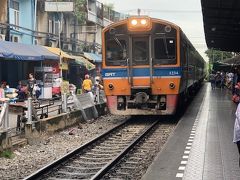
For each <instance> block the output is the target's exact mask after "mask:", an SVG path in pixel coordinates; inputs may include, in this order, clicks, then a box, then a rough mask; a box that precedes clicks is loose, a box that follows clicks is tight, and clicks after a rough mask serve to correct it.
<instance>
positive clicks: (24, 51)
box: [0, 41, 59, 61]
mask: <svg viewBox="0 0 240 180" xmlns="http://www.w3.org/2000/svg"><path fill="white" fill-rule="evenodd" d="M0 58H4V59H14V60H23V61H43V60H47V59H48V60H58V59H59V57H58V56H56V55H55V54H53V53H51V52H49V51H48V50H47V49H46V48H44V47H42V46H38V45H28V44H22V43H15V42H9V41H0Z"/></svg>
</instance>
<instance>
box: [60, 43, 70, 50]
mask: <svg viewBox="0 0 240 180" xmlns="http://www.w3.org/2000/svg"><path fill="white" fill-rule="evenodd" d="M62 49H63V50H64V51H72V44H63V47H62Z"/></svg>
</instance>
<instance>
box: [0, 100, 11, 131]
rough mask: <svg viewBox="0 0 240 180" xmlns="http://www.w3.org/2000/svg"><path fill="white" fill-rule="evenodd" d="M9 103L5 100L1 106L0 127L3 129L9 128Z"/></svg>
mask: <svg viewBox="0 0 240 180" xmlns="http://www.w3.org/2000/svg"><path fill="white" fill-rule="evenodd" d="M8 111H9V103H8V102H7V101H6V102H3V105H2V106H1V113H0V127H1V129H4V130H6V129H8V128H9V112H8Z"/></svg>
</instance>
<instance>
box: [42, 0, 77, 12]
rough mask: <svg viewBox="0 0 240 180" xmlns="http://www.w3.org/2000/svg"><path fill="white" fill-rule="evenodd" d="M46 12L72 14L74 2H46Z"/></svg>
mask: <svg viewBox="0 0 240 180" xmlns="http://www.w3.org/2000/svg"><path fill="white" fill-rule="evenodd" d="M45 11H48V12H72V11H73V2H45Z"/></svg>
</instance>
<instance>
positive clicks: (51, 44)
mask: <svg viewBox="0 0 240 180" xmlns="http://www.w3.org/2000/svg"><path fill="white" fill-rule="evenodd" d="M48 46H49V47H57V41H49V44H48Z"/></svg>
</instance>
